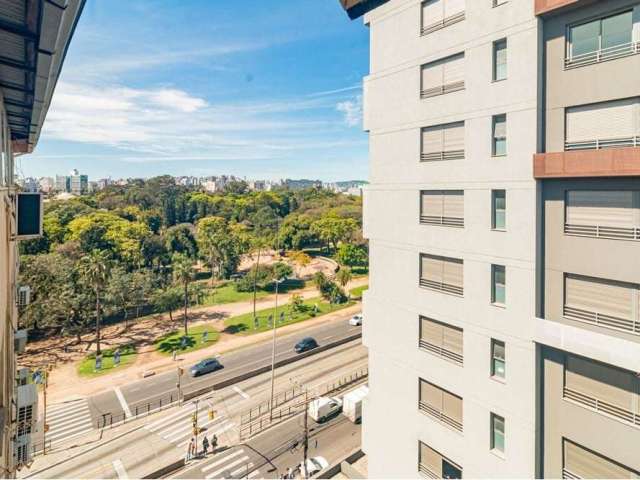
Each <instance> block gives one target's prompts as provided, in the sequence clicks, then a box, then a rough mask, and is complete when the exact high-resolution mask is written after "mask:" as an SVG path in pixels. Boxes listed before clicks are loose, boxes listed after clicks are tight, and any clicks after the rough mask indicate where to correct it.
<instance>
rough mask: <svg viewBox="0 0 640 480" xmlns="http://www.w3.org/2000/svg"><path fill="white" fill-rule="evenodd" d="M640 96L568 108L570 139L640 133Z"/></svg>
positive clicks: (568, 140) (625, 136)
mask: <svg viewBox="0 0 640 480" xmlns="http://www.w3.org/2000/svg"><path fill="white" fill-rule="evenodd" d="M638 104H639V99H638V98H632V99H624V100H615V101H611V102H602V103H595V104H590V105H581V106H579V107H570V108H567V110H566V135H567V142H568V143H573V142H584V141H593V140H607V139H615V138H627V137H633V136H634V135H640V121H639V118H638V116H639V115H640V112H639V111H638Z"/></svg>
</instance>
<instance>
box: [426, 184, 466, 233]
mask: <svg viewBox="0 0 640 480" xmlns="http://www.w3.org/2000/svg"><path fill="white" fill-rule="evenodd" d="M420 223H422V224H428V225H443V226H446V227H464V191H463V190H423V191H421V192H420Z"/></svg>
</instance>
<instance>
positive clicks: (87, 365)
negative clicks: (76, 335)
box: [78, 345, 138, 377]
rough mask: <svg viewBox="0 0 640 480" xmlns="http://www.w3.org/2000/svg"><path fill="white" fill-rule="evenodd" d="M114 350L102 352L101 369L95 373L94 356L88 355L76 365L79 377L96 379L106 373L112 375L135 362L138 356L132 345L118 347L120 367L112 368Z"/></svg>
mask: <svg viewBox="0 0 640 480" xmlns="http://www.w3.org/2000/svg"><path fill="white" fill-rule="evenodd" d="M114 352H115V349H110V350H103V351H102V369H101V370H98V371H96V370H95V366H96V354H95V353H92V354H90V355H88V356H87V357H86V358H85V359H84V360H82V361H81V362H80V363H78V375H80V376H81V377H97V376H99V375H105V374H107V373H113V372H117V371H120V370H122V369H124V368H127V367H128V366H130V365H131V364H133V362H134V361H135V360H136V357H137V356H138V354H137V353H136V348H135V347H134V346H133V345H124V346H122V347H120V365H119V366H117V367H116V366H114V364H113V354H114Z"/></svg>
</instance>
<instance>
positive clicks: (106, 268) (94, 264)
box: [78, 250, 111, 355]
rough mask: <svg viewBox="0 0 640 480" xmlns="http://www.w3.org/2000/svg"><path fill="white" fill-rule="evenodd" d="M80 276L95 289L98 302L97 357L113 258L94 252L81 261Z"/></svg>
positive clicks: (100, 252)
mask: <svg viewBox="0 0 640 480" xmlns="http://www.w3.org/2000/svg"><path fill="white" fill-rule="evenodd" d="M78 268H79V273H80V276H81V277H82V278H83V279H84V280H85V281H86V282H87V284H88V285H90V286H91V288H92V289H93V294H94V297H95V302H96V355H100V353H101V350H100V327H101V325H100V320H101V303H100V302H101V300H102V293H103V292H104V290H105V287H106V285H107V282H108V281H109V278H110V272H111V258H110V257H109V254H108V252H106V251H101V250H94V251H93V252H91V253H89V254H88V255H85V256H84V257H82V258H81V259H80V262H79V265H78Z"/></svg>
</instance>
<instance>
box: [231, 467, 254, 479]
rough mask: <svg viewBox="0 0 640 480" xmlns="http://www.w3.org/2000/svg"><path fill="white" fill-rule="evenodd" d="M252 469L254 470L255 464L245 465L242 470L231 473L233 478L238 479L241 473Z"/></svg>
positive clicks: (238, 469)
mask: <svg viewBox="0 0 640 480" xmlns="http://www.w3.org/2000/svg"><path fill="white" fill-rule="evenodd" d="M250 468H253V463H248V464H247V465H243V466H241V467H240V468H237V469H236V470H234V471H233V472H231V476H232V477H233V478H235V477H236V475H238V474H239V473H240V472H246V471H247V470H249V469H250ZM248 476H249V475H247V477H248Z"/></svg>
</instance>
